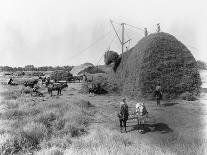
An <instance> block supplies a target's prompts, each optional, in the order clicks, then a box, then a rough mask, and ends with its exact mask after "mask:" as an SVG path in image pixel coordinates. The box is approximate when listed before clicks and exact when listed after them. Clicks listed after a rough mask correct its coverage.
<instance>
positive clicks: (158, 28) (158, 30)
mask: <svg viewBox="0 0 207 155" xmlns="http://www.w3.org/2000/svg"><path fill="white" fill-rule="evenodd" d="M159 32H160V23H158V24H157V33H159Z"/></svg>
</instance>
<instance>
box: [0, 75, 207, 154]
mask: <svg viewBox="0 0 207 155" xmlns="http://www.w3.org/2000/svg"><path fill="white" fill-rule="evenodd" d="M1 80H5V79H3V78H2V79H1ZM3 82H4V81H3ZM80 89H81V84H80V83H71V84H69V87H68V88H67V89H65V90H64V91H63V92H62V95H61V96H54V97H50V96H49V95H48V94H47V92H46V90H44V89H43V90H42V91H43V93H44V97H32V96H31V95H30V94H21V93H19V92H20V91H21V90H22V86H17V87H9V86H1V89H0V93H1V96H2V97H4V99H2V97H1V98H0V99H1V100H2V101H1V104H0V145H1V154H12V153H13V154H15V153H16V154H30V153H32V152H33V153H34V154H36V155H61V154H66V155H67V154H68V155H70V154H71V155H72V154H98V155H99V154H100V155H101V154H117V155H118V154H119V155H122V154H123V155H125V154H142V155H145V154H150V155H154V154H155V155H162V154H163V155H164V154H168V155H175V154H176V155H177V154H178V155H180V154H191V155H194V154H198V155H203V154H207V149H206V147H207V145H206V144H207V139H205V135H206V122H205V118H206V117H205V116H206V114H207V108H205V107H206V105H205V102H201V101H199V100H197V101H183V100H171V101H163V102H162V106H161V107H156V104H155V102H154V101H145V104H146V106H147V109H148V112H149V120H148V121H147V122H146V125H145V131H146V132H145V134H140V133H138V131H137V126H136V119H133V115H130V119H129V121H128V122H127V133H120V132H119V121H118V118H117V112H118V110H119V102H120V101H121V98H122V97H121V96H115V95H96V96H90V95H88V94H80V93H79V90H80ZM54 94H55V93H54ZM202 95H204V96H203V97H202V98H203V99H204V98H205V93H203V94H202ZM205 99H206V98H205ZM128 104H129V107H130V113H131V114H133V112H134V111H135V101H133V100H129V101H128Z"/></svg>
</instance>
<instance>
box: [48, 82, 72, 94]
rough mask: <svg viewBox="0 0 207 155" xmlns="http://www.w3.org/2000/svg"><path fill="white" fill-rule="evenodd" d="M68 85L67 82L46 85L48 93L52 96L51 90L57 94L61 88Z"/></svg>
mask: <svg viewBox="0 0 207 155" xmlns="http://www.w3.org/2000/svg"><path fill="white" fill-rule="evenodd" d="M66 87H68V85H67V83H53V84H50V85H49V86H48V93H49V94H50V96H51V97H52V91H54V90H56V91H57V95H61V91H62V89H64V88H66Z"/></svg>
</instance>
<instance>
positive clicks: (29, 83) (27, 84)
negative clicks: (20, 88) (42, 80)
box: [23, 79, 38, 88]
mask: <svg viewBox="0 0 207 155" xmlns="http://www.w3.org/2000/svg"><path fill="white" fill-rule="evenodd" d="M37 83H38V79H36V80H34V81H26V82H24V83H23V85H24V86H25V87H27V86H29V87H30V88H34V85H36V84H37Z"/></svg>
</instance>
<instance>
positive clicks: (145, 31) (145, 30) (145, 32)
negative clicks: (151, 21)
mask: <svg viewBox="0 0 207 155" xmlns="http://www.w3.org/2000/svg"><path fill="white" fill-rule="evenodd" d="M144 36H145V37H146V36H148V32H147V28H146V27H145V28H144Z"/></svg>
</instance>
